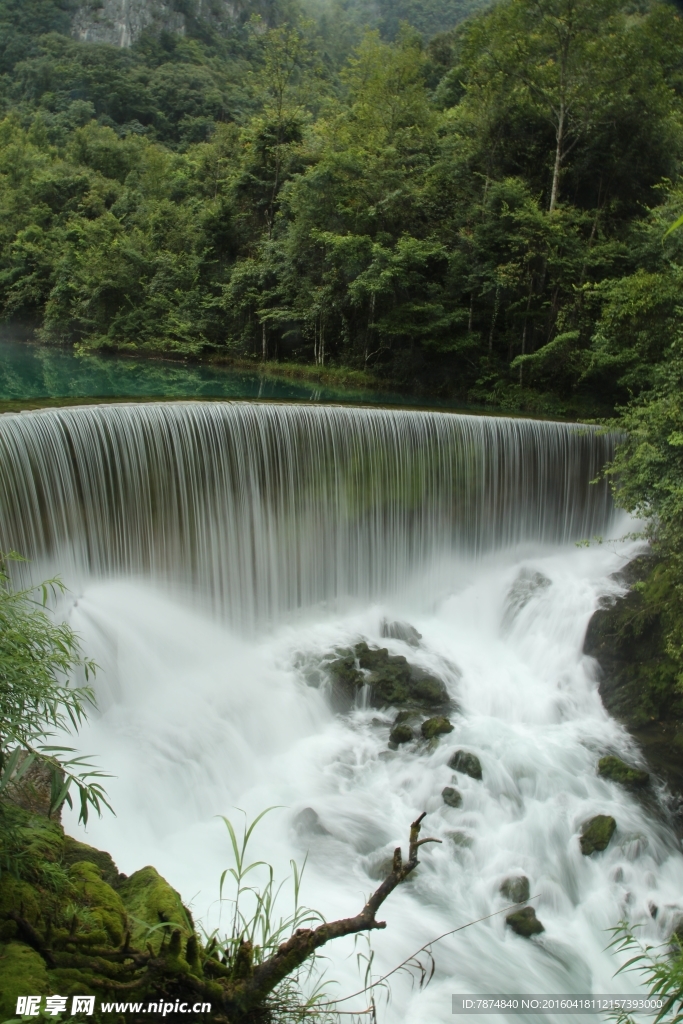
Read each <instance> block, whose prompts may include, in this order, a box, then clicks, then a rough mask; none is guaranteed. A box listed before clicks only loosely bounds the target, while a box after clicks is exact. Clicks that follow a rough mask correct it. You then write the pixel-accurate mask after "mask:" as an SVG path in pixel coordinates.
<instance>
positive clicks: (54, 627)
mask: <svg viewBox="0 0 683 1024" xmlns="http://www.w3.org/2000/svg"><path fill="white" fill-rule="evenodd" d="M14 557H16V556H14ZM63 589H64V588H63V585H62V583H61V582H60V580H58V579H53V580H48V581H46V582H45V583H43V584H42V585H41V587H39V588H35V589H33V590H16V589H14V587H13V585H12V581H11V578H10V576H9V574H8V572H7V569H6V566H5V563H4V562H0V797H2V795H3V793H5V794H7V793H8V792H9V790H10V788H11V787H14V788H16V787H17V786H18V785H19V784H20V783H21V781H22V779H24V778H25V777H26V774H27V772H28V771H29V769H30V768H31V767H32V766H33V764H34V763H35V762H36V759H38V758H40V760H41V761H43V762H44V763H46V764H47V765H48V766H49V767H50V768H51V770H52V788H51V794H50V801H49V804H50V811H51V812H55V811H57V810H58V809H59V808H60V807H61V806H62V804H63V803H64V802H65V801H66V802H67V803H68V804H69V806H71V804H72V800H71V793H70V790H71V789H72V787H73V788H74V789H75V790H77V791H78V795H79V799H80V818H79V820H82V821H83V822H87V820H88V812H89V809H90V808H92V809H94V810H96V811H97V812H98V813H100V812H101V809H102V806H103V805H104V806H106V807H109V804H108V803H107V800H106V797H105V795H104V790H103V788H102V785H101V784H100V783H99V782H98V781H96V780H97V779H98V778H101V777H103V773H102V772H99V771H97V770H94V769H93V767H92V765H91V764H90V763H89V762H88V761H87V760H86V759H85V758H82V757H70V756H69V755H70V754H73V753H74V751H73V750H72V749H71V748H70V747H62V746H55V745H54V743H52V742H50V741H51V740H52V739H53V737H54V734H55V732H63V731H65V730H67V731H68V730H73V731H78V728H79V726H80V724H81V723H82V722H83V720H84V718H85V716H86V711H87V707H88V705H92V704H93V701H94V698H93V693H92V689H91V688H90V687H89V686H87V685H85V686H72V685H71V684H70V682H69V678H70V676H71V675H72V673H73V672H74V671H75V670H77V669H81V670H82V671H84V673H85V677H86V681H87V678H88V675H89V674H90V673H91V672H92V671H93V670H94V665H93V663H92V662H91V661H88V660H87V659H84V658H82V657H81V655H80V651H79V646H78V638H77V637H76V635H75V633H74V632H73V630H72V629H71V628H70V627H69V626H68V625H67V624H66V623H55V622H54V621H53V620H52V618H51V617H50V615H49V614H48V612H47V610H46V605H47V600H48V596H49V594H50V592H53V593H54V592H59V591H63ZM36 593H39V595H40V599H37V598H36V597H35V594H36Z"/></svg>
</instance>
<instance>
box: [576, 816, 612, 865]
mask: <svg viewBox="0 0 683 1024" xmlns="http://www.w3.org/2000/svg"><path fill="white" fill-rule="evenodd" d="M616 828H617V823H616V821H615V820H614V818H613V817H612V816H611V815H609V814H596V815H595V817H594V818H591V819H590V820H589V821H586V822H584V823H583V825H582V827H581V839H580V843H581V853H582V854H583V855H584V857H589V856H590V855H591V854H592V853H600V852H601V851H602V850H606V849H607V847H608V846H609V844H610V840H611V838H612V836H613V835H614V833H615V831H616Z"/></svg>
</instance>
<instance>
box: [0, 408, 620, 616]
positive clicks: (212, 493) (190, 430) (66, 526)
mask: <svg viewBox="0 0 683 1024" xmlns="http://www.w3.org/2000/svg"><path fill="white" fill-rule="evenodd" d="M611 445H612V442H611V439H610V438H607V437H600V436H598V435H597V434H596V433H595V432H594V431H592V432H591V431H586V430H585V429H583V428H577V427H566V426H563V425H561V424H556V423H538V422H534V421H532V420H502V419H492V418H485V417H474V416H454V415H448V414H438V413H421V412H389V411H385V410H368V409H363V410H358V409H344V408H325V407H318V408H306V407H302V406H286V405H249V404H221V405H202V404H190V403H188V404H178V405H124V406H109V407H107V406H101V407H99V408H91V409H70V410H63V411H49V412H43V413H33V414H28V415H27V414H22V415H19V416H8V417H6V418H4V419H3V423H2V430H0V494H2V498H1V499H0V500H1V502H2V504H1V507H0V521H1V522H2V539H3V543H4V544H5V545H10V546H11V547H13V548H14V549H15V550H17V551H21V552H27V553H30V556H31V557H32V558H34V559H40V560H41V561H44V560H45V559H46V558H47V559H49V560H50V561H51V562H52V563H54V564H55V565H56V566H58V567H59V570H60V572H62V573H64V574H66V575H67V576H68V577H69V578H83V579H91V578H93V577H95V578H102V577H105V578H108V577H111V576H112V575H130V574H134V575H140V574H144V575H148V576H150V577H151V578H153V579H156V580H164V582H173V583H175V584H176V585H187V584H190V585H193V586H194V587H195V588H196V589H197V590H198V591H199V592H200V593H202V594H204V595H205V596H207V597H210V598H211V600H212V601H213V604H214V606H215V607H217V608H218V609H220V610H222V611H223V612H224V613H225V614H226V616H227V618H228V619H229V620H230V621H231V622H233V623H234V622H237V621H241V622H244V621H247V622H251V623H267V622H272V621H273V620H274V619H275V618H277V617H278V616H279V615H280V614H282V613H283V612H286V611H289V610H291V609H293V608H307V607H310V606H311V605H313V604H315V603H317V602H320V601H329V600H332V599H334V598H343V597H348V596H355V597H359V598H366V599H367V598H373V597H375V596H377V595H380V594H384V593H389V592H392V591H394V590H396V589H397V588H398V587H400V586H401V585H405V583H406V581H407V580H408V579H409V578H410V577H411V575H412V573H413V571H414V570H415V569H416V568H419V569H420V570H421V571H424V568H425V565H426V564H433V563H434V561H435V560H436V559H440V558H441V557H442V556H443V555H444V554H450V553H453V552H460V553H467V554H481V553H484V552H486V551H490V550H492V549H494V548H506V547H510V546H511V545H514V544H516V543H519V542H521V541H532V542H534V543H539V542H540V543H543V542H558V541H559V542H563V541H567V540H571V539H576V538H581V537H585V536H591V535H592V534H593V533H595V532H602V530H603V528H604V527H605V525H606V524H607V523H608V522H609V519H610V515H611V506H610V502H609V493H608V490H607V487H606V485H605V484H604V483H603V484H601V485H598V486H596V487H593V488H589V486H588V482H589V481H590V480H591V479H592V478H593V477H594V476H595V475H596V474H597V472H598V471H599V469H600V467H601V466H602V464H603V463H604V461H605V459H606V458H607V457H609V454H610V452H611Z"/></svg>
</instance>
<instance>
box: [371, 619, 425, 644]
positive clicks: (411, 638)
mask: <svg viewBox="0 0 683 1024" xmlns="http://www.w3.org/2000/svg"><path fill="white" fill-rule="evenodd" d="M380 636H383V637H385V638H386V639H387V640H402V641H403V643H404V644H409V645H410V646H411V647H419V646H420V640H421V639H422V633H418V631H417V630H416V629H415V628H414V626H411V625H410V623H408V622H387V620H386V619H384V621H383V622H382V626H381V628H380Z"/></svg>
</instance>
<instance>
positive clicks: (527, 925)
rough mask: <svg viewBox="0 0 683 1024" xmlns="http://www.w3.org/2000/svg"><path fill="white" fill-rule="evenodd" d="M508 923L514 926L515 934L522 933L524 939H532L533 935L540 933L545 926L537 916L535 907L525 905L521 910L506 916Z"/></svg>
mask: <svg viewBox="0 0 683 1024" xmlns="http://www.w3.org/2000/svg"><path fill="white" fill-rule="evenodd" d="M505 922H506V924H507V925H508V926H509V927H510V928H512V930H513V932H514V933H515V935H521V936H522V938H523V939H530V938H531V937H532V935H540V934H541V932H544V931H545V928H544V927H543V925H542V924H541V922H540V921H539V920H538V918H537V917H536V911H535V910H534V908H533V907H523V908H522V909H521V910H514V911H513V912H512V913H511V914H508V915H507V917H506V918H505Z"/></svg>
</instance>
